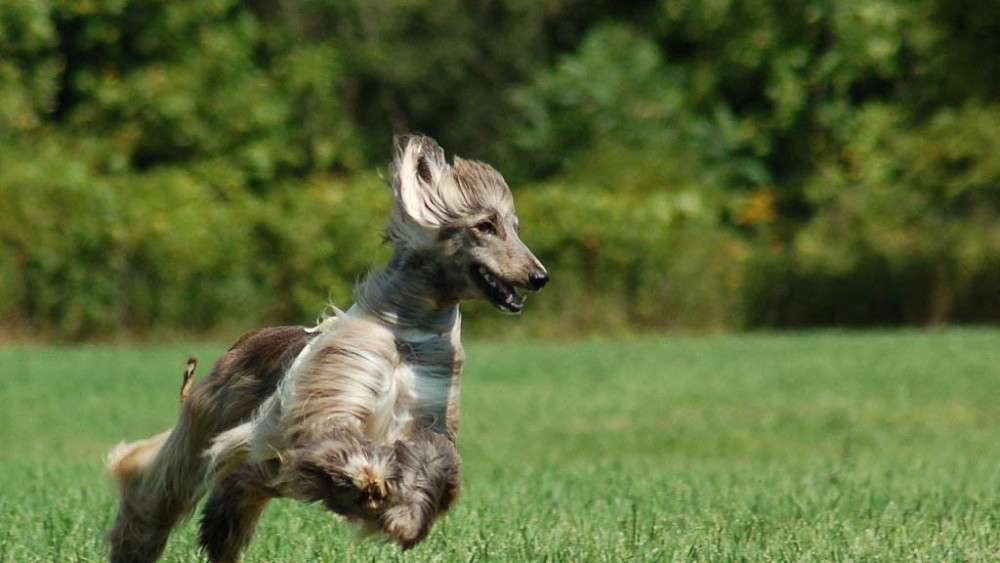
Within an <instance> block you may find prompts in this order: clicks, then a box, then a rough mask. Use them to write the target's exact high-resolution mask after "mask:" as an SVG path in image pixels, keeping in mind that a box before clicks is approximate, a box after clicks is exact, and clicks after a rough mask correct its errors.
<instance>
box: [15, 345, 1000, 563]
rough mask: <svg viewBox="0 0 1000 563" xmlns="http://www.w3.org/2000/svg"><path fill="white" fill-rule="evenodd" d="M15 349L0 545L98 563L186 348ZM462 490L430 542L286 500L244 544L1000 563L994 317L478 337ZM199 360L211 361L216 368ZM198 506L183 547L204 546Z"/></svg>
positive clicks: (390, 554)
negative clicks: (658, 334)
mask: <svg viewBox="0 0 1000 563" xmlns="http://www.w3.org/2000/svg"><path fill="white" fill-rule="evenodd" d="M221 349H222V347H221V346H190V347H189V346H182V345H170V346H149V347H136V348H117V347H86V348H74V349H59V348H43V347H39V348H36V347H5V348H0V401H2V403H0V437H2V439H3V445H4V447H3V448H0V561H98V560H102V559H103V558H104V557H105V553H106V552H105V547H104V545H103V543H102V541H101V539H100V538H101V534H102V532H103V530H104V529H106V528H107V526H108V524H109V522H110V520H111V518H112V516H113V511H114V503H115V501H114V496H113V494H112V491H111V488H110V486H109V485H108V484H107V482H106V480H105V479H104V478H103V477H102V475H101V458H102V456H103V454H104V452H105V451H106V450H107V449H108V447H109V446H111V445H112V444H113V443H114V442H116V441H118V440H121V439H135V438H139V437H143V436H146V435H149V434H152V433H154V432H156V431H159V430H161V429H163V428H166V427H168V426H170V425H171V424H172V420H173V417H174V416H175V413H176V409H177V399H176V394H177V387H178V384H179V381H180V373H181V369H182V365H183V361H184V359H185V357H186V355H187V354H189V353H192V352H193V353H196V354H198V355H199V356H200V357H201V358H202V360H203V362H210V361H212V360H214V358H215V356H216V355H217V354H218V353H219V351H220V350H221ZM468 356H469V361H468V366H467V372H466V380H465V384H464V388H463V397H462V409H463V414H464V419H463V422H462V432H461V438H460V440H459V449H460V450H461V452H462V455H463V459H464V471H465V485H466V489H465V493H464V496H463V497H462V498H461V499H460V501H459V503H458V505H457V506H456V508H455V510H454V511H453V512H452V513H451V514H449V515H448V516H447V517H446V518H445V519H444V520H443V521H441V522H440V523H439V524H438V525H437V526H436V527H435V529H434V530H433V532H432V533H431V536H430V538H429V539H428V540H427V541H426V542H425V543H424V544H422V545H421V546H420V547H419V548H417V549H416V550H414V551H413V552H410V553H408V554H406V555H405V556H403V555H401V554H400V553H399V552H398V550H397V549H396V548H394V547H392V546H389V545H384V544H378V543H372V542H368V543H360V544H359V543H355V542H353V541H352V539H351V538H352V533H351V531H350V530H349V529H348V528H347V527H346V526H344V525H342V524H339V523H338V522H336V521H335V519H334V518H333V517H332V516H331V515H329V514H328V513H325V512H323V511H322V510H321V509H320V508H319V507H317V506H306V505H301V504H297V503H294V502H290V501H276V502H274V503H273V504H272V506H271V507H270V508H269V509H268V511H267V512H266V513H265V516H264V518H263V520H262V522H261V525H260V528H259V530H258V535H257V538H256V540H255V541H254V543H253V544H252V547H251V548H250V550H249V552H248V553H247V557H246V560H247V561H307V560H323V561H341V560H347V561H355V560H364V561H368V560H373V559H374V560H383V559H385V560H406V561H471V560H475V561H485V560H538V561H540V560H556V561H621V560H636V561H647V560H649V561H674V560H685V561H686V560H701V561H762V560H777V561H874V560H881V561H900V560H915V561H968V560H971V561H997V560H1000V494H998V493H1000V332H998V331H995V330H985V329H983V330H949V331H944V332H934V333H928V332H885V333H883V332H871V333H845V334H840V333H814V334H800V335H749V336H731V337H710V338H697V339H691V338H645V339H638V340H630V341H594V342H588V341H583V342H575V343H549V342H541V343H539V342H502V343H501V342H496V343H473V344H472V345H470V346H469V350H468ZM206 372H207V369H205V368H203V369H202V373H206ZM194 530H195V526H194V522H193V521H192V522H189V523H188V524H187V525H186V526H185V527H184V528H183V529H182V530H181V531H180V533H178V534H176V535H175V536H174V538H172V540H171V542H170V545H169V547H168V551H167V559H168V560H170V561H190V560H193V559H195V557H196V556H197V551H196V549H195V543H194Z"/></svg>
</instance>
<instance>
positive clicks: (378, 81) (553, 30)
mask: <svg viewBox="0 0 1000 563" xmlns="http://www.w3.org/2000/svg"><path fill="white" fill-rule="evenodd" d="M998 26H1000V3H996V2H977V1H973V0H876V1H858V0H846V1H845V0H839V1H835V0H813V1H805V2H803V1H791V0H744V1H741V2H734V1H730V0H703V1H696V0H661V1H658V2H655V1H648V2H609V1H604V2H583V1H577V0H496V1H488V0H463V1H459V2H432V1H430V0H405V1H398V2H364V1H359V0H277V1H265V0H245V1H242V2H240V1H237V0H5V1H3V2H0V319H3V321H2V323H0V324H2V325H3V326H4V327H5V328H7V329H9V330H15V331H25V332H28V333H33V334H37V335H40V336H53V337H59V338H88V337H94V336H98V337H100V336H105V335H108V334H117V333H133V334H140V335H141V334H148V333H149V332H150V331H165V330H166V331H169V330H171V329H176V330H183V331H186V332H187V331H192V330H195V331H211V330H223V329H231V328H245V327H249V326H251V325H257V324H263V323H277V322H309V321H310V320H311V319H313V318H314V317H315V316H316V314H317V313H318V311H319V309H320V308H322V306H323V304H324V303H326V302H327V301H328V300H329V299H330V298H332V299H333V300H334V301H336V302H338V303H340V304H347V303H349V302H350V300H351V288H352V286H353V284H354V283H355V281H356V280H357V278H358V277H359V276H360V275H363V274H364V272H365V271H366V270H367V269H368V268H369V267H370V266H371V264H372V263H373V261H378V260H380V259H382V258H384V257H385V255H386V252H387V251H386V249H385V248H383V247H381V246H380V244H379V241H378V234H377V230H378V228H379V226H380V225H381V224H382V221H383V220H384V216H385V213H386V211H387V208H388V205H389V197H388V192H387V190H386V189H385V188H384V187H383V186H381V185H380V184H381V181H380V179H379V178H378V175H377V173H376V172H374V170H375V169H377V168H378V167H380V166H381V167H383V170H384V164H385V163H386V162H387V161H388V159H389V158H390V154H389V148H390V143H389V138H390V136H391V134H392V133H394V132H402V131H421V132H425V133H427V134H430V135H432V136H434V137H436V138H438V140H439V141H441V143H442V145H443V146H445V148H446V149H447V150H448V151H449V152H456V153H458V154H460V155H462V156H465V157H468V158H475V159H480V160H485V161H488V162H491V163H493V164H494V165H496V166H497V167H498V168H499V169H500V170H501V171H502V172H503V173H504V174H505V175H506V176H507V178H508V180H509V181H510V183H511V185H512V186H513V187H514V189H515V192H516V194H517V198H518V206H519V210H520V213H521V215H522V224H523V225H524V226H525V227H526V228H525V233H524V237H525V239H526V240H527V242H528V243H529V244H531V245H532V246H533V247H534V248H535V249H536V250H537V251H538V254H539V256H540V257H541V258H542V259H543V260H544V261H545V262H546V264H547V265H548V266H549V268H550V270H551V271H552V272H553V279H554V280H555V283H554V284H553V285H552V288H551V290H549V291H547V292H546V293H544V294H543V295H541V296H539V297H538V298H536V299H534V300H533V301H534V302H533V303H531V305H530V306H529V307H528V310H527V312H526V314H525V318H524V319H522V321H520V322H518V323H499V322H497V321H496V319H495V317H494V316H493V315H487V314H479V312H480V311H481V308H477V307H473V308H472V310H473V314H472V315H471V318H470V321H471V325H472V329H473V330H474V331H481V332H485V331H486V330H490V331H493V330H494V329H501V330H508V331H509V330H523V331H530V332H532V333H541V334H567V333H580V332H586V331H601V332H618V331H627V330H634V329H661V328H681V329H728V328H744V327H759V326H803V325H866V324H901V323H921V324H922V323H939V322H995V321H997V320H1000V221H998V210H1000V57H997V56H996V54H997V53H1000V32H998V29H1000V28H998ZM501 327H502V328H501Z"/></svg>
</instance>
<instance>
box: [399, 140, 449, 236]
mask: <svg viewBox="0 0 1000 563" xmlns="http://www.w3.org/2000/svg"><path fill="white" fill-rule="evenodd" d="M394 142H395V147H396V155H395V159H394V161H393V164H392V192H393V196H394V198H395V203H396V208H395V210H394V212H393V216H392V219H391V220H390V223H389V229H388V235H389V238H390V239H391V240H394V241H395V242H403V243H406V244H409V245H411V246H422V245H424V244H427V243H430V242H431V241H433V231H434V230H436V229H439V228H441V227H442V226H443V225H444V224H445V223H446V222H447V221H448V219H449V218H450V217H451V216H452V215H454V213H453V212H452V210H451V209H449V206H448V203H447V197H446V193H447V192H448V191H449V190H450V189H452V188H453V186H452V184H453V183H454V180H453V178H452V172H451V166H449V165H448V162H447V161H446V160H445V156H444V150H442V149H441V147H440V146H439V145H438V144H437V142H436V141H435V140H434V139H431V138H430V137H424V136H420V135H400V136H397V137H395V138H394Z"/></svg>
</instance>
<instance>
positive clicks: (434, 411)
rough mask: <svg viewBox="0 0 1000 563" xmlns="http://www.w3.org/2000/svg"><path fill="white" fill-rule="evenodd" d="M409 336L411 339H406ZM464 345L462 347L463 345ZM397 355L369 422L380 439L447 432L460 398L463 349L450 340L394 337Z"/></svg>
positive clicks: (371, 433)
mask: <svg viewBox="0 0 1000 563" xmlns="http://www.w3.org/2000/svg"><path fill="white" fill-rule="evenodd" d="M407 336H409V335H407ZM459 346H460V345H459ZM395 349H396V354H395V356H396V357H395V358H394V361H393V362H392V364H391V365H392V369H391V372H390V373H386V374H384V378H385V379H384V386H383V391H382V393H380V399H379V401H378V402H377V405H376V408H375V409H373V410H372V413H371V416H370V417H369V420H368V421H367V424H366V434H368V435H369V437H371V438H373V439H378V440H388V441H392V440H396V439H399V438H404V437H406V436H408V435H410V434H412V433H413V432H414V431H416V430H420V429H425V428H429V429H436V430H439V431H445V429H446V428H448V427H449V426H451V424H450V421H449V412H450V410H452V409H450V405H451V404H452V403H453V402H455V403H457V399H458V396H457V395H458V381H459V376H460V375H461V361H460V358H461V350H460V348H457V347H456V346H455V343H454V342H452V341H451V339H450V338H448V337H447V336H442V335H434V336H433V337H431V336H428V337H426V338H412V337H410V338H400V337H398V336H397V337H396V338H395Z"/></svg>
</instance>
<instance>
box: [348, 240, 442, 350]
mask: <svg viewBox="0 0 1000 563" xmlns="http://www.w3.org/2000/svg"><path fill="white" fill-rule="evenodd" d="M440 270H441V267H440V265H438V264H437V263H436V262H434V261H433V260H430V259H428V258H427V257H425V256H423V255H421V254H420V253H418V252H414V251H412V250H409V249H406V248H398V249H397V250H396V252H395V253H394V254H393V256H392V259H391V260H390V261H389V264H388V265H387V266H386V267H385V269H383V270H381V271H378V272H376V273H374V274H372V275H371V276H369V278H368V279H367V280H365V282H364V283H362V284H361V285H360V286H359V287H358V288H357V290H356V291H355V296H354V297H355V301H356V306H357V309H358V312H359V313H361V314H363V315H365V316H368V317H371V318H374V319H375V320H377V321H378V322H380V323H383V324H385V325H387V326H389V327H390V328H392V329H394V330H399V331H419V332H426V333H430V334H444V333H447V332H449V331H451V330H452V328H453V327H454V326H455V322H456V321H457V320H458V300H457V299H456V298H454V297H452V296H451V295H449V293H450V292H449V291H448V290H447V288H446V286H447V284H446V282H445V279H446V278H445V276H444V274H443V272H441V271H440Z"/></svg>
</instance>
